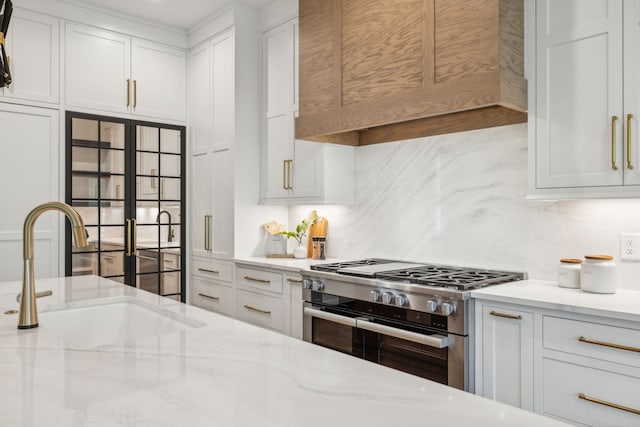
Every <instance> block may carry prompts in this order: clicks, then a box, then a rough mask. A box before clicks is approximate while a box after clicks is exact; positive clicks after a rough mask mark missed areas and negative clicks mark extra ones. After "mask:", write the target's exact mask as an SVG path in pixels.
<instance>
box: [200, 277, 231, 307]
mask: <svg viewBox="0 0 640 427" xmlns="http://www.w3.org/2000/svg"><path fill="white" fill-rule="evenodd" d="M191 285H192V286H191V304H193V305H195V306H197V307H200V308H204V309H206V310H211V311H215V312H218V313H221V314H225V315H227V316H233V309H234V307H235V304H234V298H233V297H234V289H233V288H232V287H230V286H228V285H226V284H221V283H216V282H214V281H212V280H209V279H204V278H202V277H197V276H192V277H191Z"/></svg>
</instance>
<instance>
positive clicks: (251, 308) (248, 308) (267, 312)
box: [244, 304, 271, 315]
mask: <svg viewBox="0 0 640 427" xmlns="http://www.w3.org/2000/svg"><path fill="white" fill-rule="evenodd" d="M244 308H246V309H247V310H251V311H255V312H257V313H262V314H268V315H271V312H270V311H268V310H261V309H259V308H255V307H251V306H250V305H246V304H245V306H244Z"/></svg>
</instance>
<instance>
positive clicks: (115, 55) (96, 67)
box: [65, 23, 131, 113]
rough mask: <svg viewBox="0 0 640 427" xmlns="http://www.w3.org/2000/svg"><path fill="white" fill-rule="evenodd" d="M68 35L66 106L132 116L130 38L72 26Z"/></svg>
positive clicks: (67, 32) (68, 30)
mask: <svg viewBox="0 0 640 427" xmlns="http://www.w3.org/2000/svg"><path fill="white" fill-rule="evenodd" d="M66 34H67V37H66V79H65V81H66V104H67V105H69V106H74V107H86V108H92V109H95V110H101V111H112V112H116V113H128V112H129V110H130V106H131V94H130V91H129V90H128V89H130V85H131V78H130V73H131V62H130V61H131V43H130V38H129V37H126V36H123V35H120V34H116V33H111V32H109V31H104V30H99V29H96V28H92V27H86V26H84V25H75V24H69V23H67V24H66Z"/></svg>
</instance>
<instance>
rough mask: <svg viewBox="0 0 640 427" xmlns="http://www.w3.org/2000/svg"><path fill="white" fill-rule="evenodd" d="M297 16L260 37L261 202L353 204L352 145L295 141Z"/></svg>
mask: <svg viewBox="0 0 640 427" xmlns="http://www.w3.org/2000/svg"><path fill="white" fill-rule="evenodd" d="M297 32H298V24H297V21H296V20H292V21H289V22H286V23H284V24H282V25H280V26H278V27H276V28H274V29H272V30H270V31H268V32H266V33H264V35H263V99H264V103H263V106H264V107H263V112H264V134H263V150H262V166H263V174H262V175H263V188H262V200H263V203H266V204H283V205H295V204H307V203H344V204H349V203H352V202H353V168H354V166H353V163H354V148H353V147H347V146H338V145H332V144H320V143H314V142H308V141H301V140H296V139H295V116H296V114H297V110H298V90H297V86H298V80H297V76H298V64H297V56H298V55H297V49H298V41H297Z"/></svg>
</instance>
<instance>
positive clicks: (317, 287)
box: [311, 280, 324, 291]
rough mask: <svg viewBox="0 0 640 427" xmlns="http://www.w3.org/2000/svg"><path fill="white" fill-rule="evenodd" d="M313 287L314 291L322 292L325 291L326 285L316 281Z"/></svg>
mask: <svg viewBox="0 0 640 427" xmlns="http://www.w3.org/2000/svg"><path fill="white" fill-rule="evenodd" d="M311 287H312V289H313V290H314V291H321V290H323V289H324V283H322V282H321V281H320V280H314V281H313V283H312V285H311Z"/></svg>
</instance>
